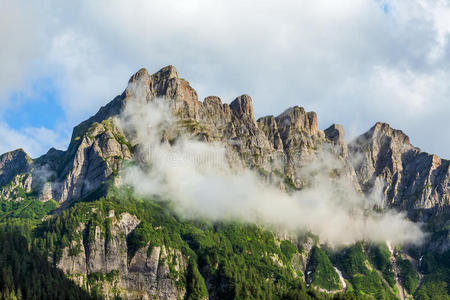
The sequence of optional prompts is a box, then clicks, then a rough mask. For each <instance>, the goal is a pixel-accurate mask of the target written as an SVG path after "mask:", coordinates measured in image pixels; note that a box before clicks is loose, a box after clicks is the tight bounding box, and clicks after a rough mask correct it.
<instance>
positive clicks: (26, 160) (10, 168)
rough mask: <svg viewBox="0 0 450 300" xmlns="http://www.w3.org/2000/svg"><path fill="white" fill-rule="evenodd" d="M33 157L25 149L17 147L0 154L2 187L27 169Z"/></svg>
mask: <svg viewBox="0 0 450 300" xmlns="http://www.w3.org/2000/svg"><path fill="white" fill-rule="evenodd" d="M30 163H31V158H30V157H29V156H28V154H26V153H25V151H23V149H17V150H14V151H11V152H7V153H5V154H2V155H0V187H1V186H3V185H5V184H7V183H9V182H10V181H11V180H13V178H14V177H15V176H16V175H18V174H21V173H24V172H25V171H27V169H28V166H29V165H30Z"/></svg>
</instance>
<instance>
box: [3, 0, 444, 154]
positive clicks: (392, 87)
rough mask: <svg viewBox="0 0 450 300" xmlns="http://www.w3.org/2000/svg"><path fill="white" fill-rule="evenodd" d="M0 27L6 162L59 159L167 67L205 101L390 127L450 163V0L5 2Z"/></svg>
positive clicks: (323, 123)
mask: <svg viewBox="0 0 450 300" xmlns="http://www.w3.org/2000/svg"><path fill="white" fill-rule="evenodd" d="M100 12H101V13H100ZM0 20H1V21H0V38H1V39H2V40H3V41H7V43H6V44H5V45H7V47H1V49H0V65H2V68H1V69H0V152H6V151H9V150H12V149H15V148H18V147H23V148H24V149H25V150H26V151H27V152H28V153H30V154H31V155H32V156H33V157H37V156H39V155H41V154H44V153H45V152H46V151H47V150H48V149H49V148H50V147H52V146H54V147H56V148H60V149H64V148H65V147H67V143H68V141H69V138H70V134H71V130H72V128H73V126H75V125H76V124H78V123H79V122H81V121H83V120H84V119H86V118H87V117H89V116H90V115H92V114H94V113H95V112H96V111H97V110H98V109H99V108H100V106H101V105H104V104H106V103H107V102H108V101H110V100H111V99H112V98H114V96H116V95H117V94H120V93H121V92H122V91H123V90H124V88H125V87H126V83H127V80H128V78H129V77H130V76H131V75H132V74H133V73H134V72H135V71H137V70H138V69H139V68H141V67H146V68H147V69H148V70H149V71H150V72H155V71H157V70H158V69H159V68H161V67H163V66H165V65H168V64H172V65H175V66H176V67H177V69H178V71H179V73H180V74H181V76H182V77H184V78H186V79H187V80H188V81H190V82H191V85H192V86H193V87H194V88H195V89H196V90H197V92H198V93H199V96H200V98H204V97H206V96H209V95H218V96H220V97H221V98H222V100H223V101H224V102H230V101H231V100H232V99H233V98H234V97H236V96H238V95H240V94H243V93H247V94H249V95H251V96H252V98H253V102H254V106H255V107H254V108H255V112H256V115H257V116H263V115H267V114H274V115H276V114H279V113H281V112H282V111H284V110H285V109H286V108H288V107H290V106H293V105H300V106H304V107H305V109H306V110H308V111H310V110H314V111H316V112H317V114H318V117H319V127H320V128H321V129H325V128H327V127H328V126H329V125H331V124H332V123H340V124H343V125H344V128H345V129H346V133H347V138H348V139H351V138H352V137H354V136H356V135H358V134H361V133H363V132H364V131H366V130H368V129H369V128H370V127H371V126H372V125H373V124H374V123H375V122H377V121H383V122H388V123H389V124H391V125H392V126H393V127H394V128H398V129H402V130H403V131H405V133H407V134H408V135H409V136H410V138H411V141H412V143H413V144H414V145H416V146H418V147H420V148H422V149H423V150H425V151H427V152H431V153H437V154H439V155H441V156H443V157H446V158H450V130H449V129H450V128H449V125H450V124H449V123H450V122H449V121H448V116H449V115H450V84H449V82H450V45H449V36H450V5H449V2H448V1H444V0H438V1H431V0H429V1H427V0H423V1H414V0H411V1H409V0H408V1H406V0H405V1H388V0H383V1H379V0H374V1H371V0H370V1H369V0H367V1H363V0H343V1H339V2H336V1H326V0H318V1H294V0H292V1H290V0H285V1H282V2H279V1H258V2H252V1H247V2H242V1H236V0H230V1H222V0H219V1H214V2H211V1H206V0H191V1H182V2H181V1H175V0H167V1H162V0H151V1H144V0H133V1H127V2H126V3H125V2H123V1H116V0H112V1H106V0H99V1H95V2H94V1H88V0H81V1H77V2H75V3H65V2H63V3H61V2H60V1H55V0H49V1H45V2H41V1H22V0H18V1H13V0H6V2H5V5H4V8H3V9H2V11H1V12H0Z"/></svg>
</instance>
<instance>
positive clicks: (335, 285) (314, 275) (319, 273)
mask: <svg viewBox="0 0 450 300" xmlns="http://www.w3.org/2000/svg"><path fill="white" fill-rule="evenodd" d="M311 251H312V252H311V257H310V259H309V271H311V274H310V275H309V278H310V281H311V283H312V284H313V285H316V286H318V287H321V288H323V289H326V290H329V291H334V290H339V289H340V288H341V285H340V282H339V275H338V273H337V272H336V270H335V269H334V267H333V264H332V263H331V261H330V259H329V258H328V256H327V254H326V253H325V251H323V250H322V249H320V248H318V247H317V246H314V247H313V249H312V250H311Z"/></svg>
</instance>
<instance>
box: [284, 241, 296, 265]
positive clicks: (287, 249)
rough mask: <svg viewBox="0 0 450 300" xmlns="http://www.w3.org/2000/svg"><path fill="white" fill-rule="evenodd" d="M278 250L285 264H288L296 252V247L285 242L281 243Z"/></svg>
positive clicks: (289, 242)
mask: <svg viewBox="0 0 450 300" xmlns="http://www.w3.org/2000/svg"><path fill="white" fill-rule="evenodd" d="M280 249H281V253H282V254H283V256H284V258H285V260H286V262H290V261H291V259H292V257H293V256H294V254H295V253H297V252H298V249H297V246H295V245H294V244H292V242H291V241H287V240H284V241H281V244H280Z"/></svg>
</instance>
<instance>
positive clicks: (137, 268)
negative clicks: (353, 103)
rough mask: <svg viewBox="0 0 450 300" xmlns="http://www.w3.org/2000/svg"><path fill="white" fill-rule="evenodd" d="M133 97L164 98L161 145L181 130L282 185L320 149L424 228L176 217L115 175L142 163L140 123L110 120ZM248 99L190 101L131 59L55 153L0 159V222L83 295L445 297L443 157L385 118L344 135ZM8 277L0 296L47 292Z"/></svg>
mask: <svg viewBox="0 0 450 300" xmlns="http://www.w3.org/2000/svg"><path fill="white" fill-rule="evenodd" d="M136 99H141V100H143V101H144V102H148V103H151V102H154V101H156V100H155V99H163V101H164V103H165V104H166V105H167V106H168V107H169V108H170V111H171V113H172V115H173V116H175V119H176V120H175V123H174V124H171V127H170V128H169V129H168V130H165V131H164V132H163V133H162V135H161V137H159V138H160V141H161V143H167V144H169V145H173V144H176V143H177V141H178V140H180V139H181V138H182V137H183V136H188V137H189V138H190V139H193V140H195V141H201V142H202V143H205V144H208V145H209V144H211V145H216V144H220V145H221V147H224V149H225V152H226V158H227V163H228V164H229V166H230V167H231V169H232V170H236V172H239V170H248V169H250V170H253V171H254V172H255V173H257V174H258V176H259V177H260V178H261V180H262V181H264V182H266V184H267V185H273V186H276V187H277V188H278V189H280V190H282V191H284V192H285V193H287V194H292V193H296V192H297V191H303V190H305V189H308V187H310V186H311V184H312V179H311V174H310V173H305V169H307V168H308V166H309V165H311V164H313V163H314V162H315V161H317V160H321V159H323V153H324V152H326V153H327V155H331V156H332V157H333V161H334V160H335V161H337V162H338V164H339V168H338V167H336V168H333V169H332V170H331V171H330V172H329V174H328V175H329V176H330V177H333V178H334V177H337V178H345V179H347V180H348V181H349V182H351V185H352V188H353V189H354V190H355V191H356V193H359V194H361V195H365V196H366V197H367V198H370V197H373V196H374V194H376V195H377V199H378V198H379V199H378V201H377V202H376V205H374V206H373V207H370V208H369V209H368V210H367V213H369V212H370V213H372V211H373V213H378V214H380V215H382V214H383V213H386V214H387V213H388V211H395V212H401V213H404V214H405V215H407V217H408V218H409V219H410V220H412V221H414V222H419V223H423V224H424V226H423V228H424V230H425V231H426V232H427V237H426V239H425V241H424V242H423V243H422V244H421V245H412V244H411V245H404V247H399V246H396V245H394V246H392V245H391V243H389V241H385V242H384V243H383V242H381V243H380V242H371V241H363V240H361V241H358V242H356V243H353V244H352V245H344V246H340V247H332V246H330V245H328V244H327V243H325V241H321V239H320V236H317V235H315V234H316V233H315V232H309V231H303V232H299V233H298V232H297V233H292V232H290V233H286V232H284V231H280V230H277V229H276V228H267V227H265V226H261V225H256V224H249V223H248V222H242V221H238V220H236V221H223V220H208V219H203V218H199V219H186V218H185V217H183V216H180V215H179V214H178V213H177V208H176V207H174V205H173V204H172V203H171V202H170V201H169V202H167V201H161V199H158V197H153V198H152V199H148V197H142V196H139V195H137V194H136V193H133V189H130V188H127V187H124V186H123V184H121V183H122V181H123V178H122V173H121V172H122V171H123V170H124V169H126V168H127V166H129V165H136V164H142V163H143V161H144V160H145V158H144V154H145V149H143V147H142V143H141V142H142V141H140V140H139V138H138V136H139V133H137V132H134V131H133V130H127V129H126V128H122V127H123V126H121V125H120V119H121V118H122V119H123V115H124V111H126V109H127V107H130V106H131V105H133V103H134V102H135V101H137V100H136ZM252 102H253V101H252V99H251V97H250V96H248V95H241V96H239V97H237V98H236V99H234V100H233V101H232V102H231V103H230V104H226V103H222V100H221V99H220V98H219V97H216V96H209V97H207V98H205V99H204V100H203V101H199V99H198V96H197V93H196V91H195V90H194V89H193V88H192V87H191V86H190V84H189V82H188V81H186V80H184V79H182V78H180V76H179V75H178V72H177V70H176V69H175V67H173V66H167V67H165V68H163V69H161V70H160V71H158V72H156V73H154V74H152V75H150V74H149V73H148V72H147V70H145V69H141V70H139V71H138V72H137V73H136V74H134V75H133V76H132V77H131V78H130V80H129V82H128V87H127V89H126V90H125V91H124V92H123V93H122V94H121V95H119V96H117V97H115V98H114V99H113V100H112V101H111V102H110V103H108V104H107V105H105V106H104V107H102V108H101V109H100V110H99V111H98V112H97V113H96V114H95V115H94V116H92V117H91V118H89V119H88V120H86V121H84V122H82V123H80V124H79V125H78V126H76V127H75V128H74V130H73V134H72V138H71V141H70V145H69V147H68V149H67V150H66V151H60V150H56V149H53V148H52V149H50V150H49V151H48V152H47V153H46V154H45V155H43V156H41V157H39V158H36V159H31V158H30V157H29V156H28V155H27V154H26V153H25V152H24V151H23V150H22V149H18V150H15V151H12V152H8V153H5V154H3V155H1V156H0V195H1V201H0V204H1V212H0V221H1V228H2V231H4V232H11V231H13V232H15V234H16V235H19V236H23V238H24V239H25V241H26V242H27V243H28V245H29V246H28V247H29V249H30V253H33V255H36V253H38V254H39V255H41V256H42V257H45V258H46V260H47V261H48V262H49V263H50V264H51V265H52V267H53V268H54V271H52V272H57V271H58V270H62V271H63V272H64V274H65V275H66V277H67V278H68V279H70V280H72V281H71V284H73V283H76V284H77V285H78V286H80V287H82V288H83V289H84V290H83V292H85V293H90V296H91V297H107V298H114V297H122V298H130V299H141V298H142V299H152V298H160V299H180V298H186V299H206V298H208V297H209V298H211V299H231V298H238V299H239V298H258V299H259V298H267V299H274V298H287V299H309V298H311V299H329V298H335V299H360V298H361V299H366V298H367V299H373V298H376V299H397V298H400V299H407V298H408V297H410V296H414V297H415V298H417V299H448V298H449V297H450V296H449V295H450V290H449V289H450V286H449V285H448V282H449V281H450V264H449V261H450V259H449V258H450V254H449V253H450V234H449V229H450V220H449V215H450V213H449V212H450V210H449V207H450V194H449V192H450V170H449V165H450V161H448V160H445V159H441V158H439V157H437V156H436V155H430V154H428V153H424V152H421V151H420V149H418V148H416V147H414V146H412V145H411V144H410V141H409V138H408V136H407V135H405V134H404V133H403V132H402V131H400V130H395V129H393V128H391V127H390V126H389V125H388V124H384V123H377V124H375V125H374V126H373V127H372V128H371V129H369V131H367V132H366V133H364V134H362V135H361V136H359V137H357V138H355V139H354V140H353V141H351V142H350V143H348V144H347V143H346V141H345V132H344V129H343V127H342V126H340V125H337V124H333V125H331V126H330V127H329V128H327V129H326V130H324V131H322V130H320V129H318V126H317V115H316V113H314V112H307V111H305V109H304V108H302V107H299V106H295V107H291V108H288V109H287V110H285V111H284V112H283V113H282V114H280V115H279V116H276V117H275V116H265V117H262V118H259V119H255V116H254V111H253V103H252ZM155 113H156V112H155ZM150 163H151V162H150ZM149 167H151V166H149ZM274 201H276V200H275V199H274ZM304 213H305V214H308V211H305V212H304ZM301 217H302V216H299V218H301ZM10 251H15V250H14V247H11V249H10ZM20 255H24V256H27V257H29V256H30V255H31V254H29V253H22V254H20ZM2 264H4V267H5V269H7V268H9V269H12V270H15V269H17V266H16V265H14V266H7V264H8V263H7V262H2ZM2 269H3V268H2ZM11 272H12V273H14V274H16V273H15V272H14V271H11ZM33 272H34V271H33V270H32V269H30V270H29V273H33ZM12 273H11V274H12ZM26 273H27V272H25V274H26ZM11 274H9V273H7V272H6V273H5V272H3V274H2V277H1V278H0V283H1V287H2V289H3V291H2V295H3V297H4V298H8V297H10V296H11V294H12V293H13V292H14V294H18V293H20V294H21V295H22V297H24V298H32V296H33V295H37V297H43V298H46V297H45V296H43V295H44V294H42V292H40V291H34V290H33V291H30V290H26V288H25V286H24V285H23V284H22V285H18V284H17V283H18V282H19V281H20V280H19V279H18V275H11ZM55 274H56V273H55ZM23 276H26V275H23ZM11 278H13V279H11ZM52 278H53V277H49V279H48V280H49V281H51V280H54V279H52ZM67 284H68V283H67ZM77 295H78V294H77ZM47 296H48V295H47ZM73 297H78V296H75V294H74V296H73ZM80 297H81V296H80ZM8 299H9V298H8Z"/></svg>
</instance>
